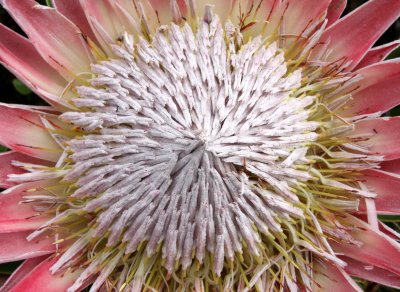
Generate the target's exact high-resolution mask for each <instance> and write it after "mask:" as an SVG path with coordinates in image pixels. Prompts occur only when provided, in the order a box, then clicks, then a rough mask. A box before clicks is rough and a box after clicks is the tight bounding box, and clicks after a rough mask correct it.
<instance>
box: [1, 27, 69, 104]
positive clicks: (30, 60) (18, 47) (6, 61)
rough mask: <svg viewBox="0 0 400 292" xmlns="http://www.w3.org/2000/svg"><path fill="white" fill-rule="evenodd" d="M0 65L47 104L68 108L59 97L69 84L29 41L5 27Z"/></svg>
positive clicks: (2, 34) (2, 29)
mask: <svg viewBox="0 0 400 292" xmlns="http://www.w3.org/2000/svg"><path fill="white" fill-rule="evenodd" d="M0 62H1V63H2V64H3V65H4V66H5V67H7V69H8V70H10V71H11V72H13V73H14V74H15V75H16V76H17V77H18V78H19V79H20V80H21V81H23V82H24V83H25V84H26V85H27V86H28V87H29V88H31V89H32V90H33V91H34V92H35V93H37V94H38V95H39V96H41V97H42V98H43V99H44V100H46V101H47V102H48V103H50V104H52V105H53V106H55V107H58V108H61V109H63V108H65V107H66V106H67V104H66V102H64V101H63V100H62V99H61V98H60V97H59V95H60V94H61V93H62V91H63V90H64V88H65V87H66V86H67V81H66V80H65V79H64V78H63V77H61V76H60V75H59V74H58V72H57V71H56V70H54V69H53V68H52V67H51V66H50V65H49V64H47V63H46V61H45V60H43V58H42V57H41V56H40V55H39V53H38V52H37V51H36V49H35V47H34V46H33V45H32V43H31V42H30V41H29V40H27V39H26V38H24V37H22V36H21V35H19V34H17V33H15V32H14V31H12V30H10V29H8V28H7V27H5V26H4V25H2V24H0ZM61 104H62V105H63V106H62V107H61V106H60V105H61Z"/></svg>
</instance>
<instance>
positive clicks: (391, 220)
mask: <svg viewBox="0 0 400 292" xmlns="http://www.w3.org/2000/svg"><path fill="white" fill-rule="evenodd" d="M64 1H70V0H64ZM76 1H78V0H76ZM297 1H302V0H297ZM399 1H400V0H399ZM38 2H40V3H41V4H46V0H42V1H38ZM365 2H367V0H348V5H347V8H346V10H345V14H347V13H349V12H350V11H352V10H354V9H356V8H357V7H358V6H360V5H361V4H363V3H365ZM0 22H1V23H3V24H5V25H6V26H8V27H10V28H12V29H13V30H15V31H17V32H19V33H21V34H23V32H22V31H21V30H20V29H19V27H18V25H17V24H16V23H15V22H14V21H13V19H12V18H11V17H10V16H9V15H8V13H7V12H6V11H5V10H4V9H3V8H0ZM399 38H400V20H397V21H396V23H394V24H393V25H392V26H391V27H390V29H389V30H388V31H387V32H386V33H385V34H384V35H383V36H382V37H381V38H380V39H379V41H378V42H377V44H376V45H381V44H385V43H388V42H391V41H393V40H397V39H399ZM395 57H400V50H399V49H398V50H396V51H395V52H394V53H392V54H391V55H390V56H389V58H395ZM0 83H1V87H0V88H1V92H0V102H6V103H20V104H32V105H44V104H45V103H44V102H43V101H42V100H41V99H40V98H38V97H37V96H36V95H35V94H34V93H32V92H31V91H30V89H29V88H27V87H26V86H25V85H24V84H23V83H21V82H20V81H19V80H18V79H16V78H15V77H14V76H13V75H12V74H11V73H9V72H8V71H7V70H6V69H5V68H4V67H3V66H1V65H0ZM388 115H392V116H394V115H400V107H397V108H395V109H393V110H391V111H390V113H389V114H388ZM5 150H6V149H5V148H4V147H2V146H0V152H2V151H5ZM381 219H382V220H384V221H386V222H387V224H388V225H391V226H392V227H394V228H395V229H396V230H398V231H400V227H399V226H400V225H399V222H400V216H390V217H383V218H381ZM18 265H19V263H11V264H3V265H0V283H1V282H3V281H4V280H5V279H6V278H7V276H8V275H10V274H11V273H12V271H13V270H14V269H15V268H16V267H18ZM359 283H360V285H361V286H362V287H363V288H364V290H365V291H397V290H395V289H390V288H386V287H383V286H380V285H378V284H374V283H369V282H365V281H360V282H359Z"/></svg>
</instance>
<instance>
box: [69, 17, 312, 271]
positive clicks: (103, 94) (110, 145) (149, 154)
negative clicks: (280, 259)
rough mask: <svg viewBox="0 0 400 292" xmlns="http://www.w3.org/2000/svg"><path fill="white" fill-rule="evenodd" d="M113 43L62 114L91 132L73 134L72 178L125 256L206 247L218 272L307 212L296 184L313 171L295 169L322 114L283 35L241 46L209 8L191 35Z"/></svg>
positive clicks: (186, 261)
mask: <svg viewBox="0 0 400 292" xmlns="http://www.w3.org/2000/svg"><path fill="white" fill-rule="evenodd" d="M113 52H114V54H115V55H116V56H117V57H118V58H117V59H110V60H107V61H103V62H101V63H99V64H96V65H93V66H92V71H93V73H94V74H95V76H96V77H95V78H93V79H92V81H91V83H92V86H81V87H78V88H77V90H78V93H79V96H80V97H79V98H77V99H75V100H73V102H74V104H75V105H76V106H77V107H79V108H81V109H82V111H77V112H67V113H64V114H63V115H62V116H61V119H62V120H64V121H67V122H69V123H72V124H73V125H74V126H76V127H78V128H80V129H82V130H83V132H84V135H83V136H80V137H79V138H76V139H73V140H71V141H69V142H68V145H69V149H70V150H72V154H71V155H70V158H71V159H72V160H73V162H74V163H73V166H72V168H71V169H70V170H69V171H68V173H67V174H66V175H65V179H66V180H69V181H75V185H76V186H77V187H76V189H75V190H74V192H73V194H72V197H73V198H79V199H83V200H86V204H85V206H84V207H83V208H84V210H85V211H86V212H88V213H94V212H97V215H96V217H97V219H96V220H97V224H96V228H95V230H94V231H93V233H92V234H91V236H92V237H94V238H99V237H106V238H107V242H108V245H109V246H115V245H119V244H120V243H121V242H125V243H126V250H125V253H132V252H135V251H136V250H137V248H138V246H139V245H140V244H141V243H143V242H147V244H146V253H147V255H148V256H151V255H153V254H154V253H155V252H156V250H157V247H158V245H159V244H161V246H162V257H163V258H164V260H165V267H166V268H167V270H168V271H172V270H173V268H174V265H175V263H176V261H178V260H179V263H180V264H181V265H182V267H183V268H184V269H186V268H188V267H189V266H190V265H191V263H192V261H193V260H194V258H196V259H197V260H198V261H199V262H200V263H202V262H203V260H204V257H205V254H206V252H210V253H212V254H214V263H213V266H214V268H213V269H214V271H215V272H216V273H217V274H220V273H221V271H222V268H223V263H224V260H225V259H232V260H233V257H234V255H235V252H240V253H241V252H242V250H243V248H244V245H245V246H246V248H247V250H248V251H249V252H250V253H251V254H252V255H254V256H256V257H257V256H259V254H260V252H261V250H260V243H261V242H262V236H261V235H262V234H263V235H270V234H271V233H279V232H282V228H281V223H280V222H282V220H284V221H286V222H290V221H291V220H292V219H294V220H296V219H301V218H304V214H303V211H302V209H301V208H298V207H296V202H298V197H297V196H296V194H295V193H293V192H292V187H295V186H296V185H297V184H298V182H302V181H307V180H308V179H310V177H311V176H310V174H309V173H308V172H307V171H304V170H300V169H299V168H298V167H297V166H298V165H302V164H307V163H308V160H307V158H306V153H307V150H308V148H307V142H310V141H315V140H316V139H317V136H318V135H317V134H316V132H315V131H316V129H317V128H318V127H319V123H318V122H312V121H308V120H307V119H308V116H309V114H310V108H311V107H312V105H313V104H314V102H315V98H314V97H313V96H304V95H300V93H297V90H298V89H299V88H300V85H301V84H300V83H301V78H302V76H301V72H300V70H297V71H293V72H288V70H287V65H286V63H285V59H284V55H283V53H282V52H281V51H280V50H279V49H278V48H277V45H276V43H271V44H266V43H264V42H263V40H262V39H261V38H255V39H253V40H251V41H249V42H248V43H246V44H242V43H241V35H240V32H239V31H237V30H236V29H235V28H234V26H233V25H232V24H231V23H227V24H226V26H225V29H224V28H223V27H222V26H221V24H220V22H219V19H218V17H217V16H212V17H211V18H210V19H205V20H204V21H200V22H199V27H198V30H197V31H196V32H193V30H192V28H191V27H190V26H189V25H188V24H185V25H183V26H182V27H180V26H177V25H175V24H171V25H169V26H165V27H161V28H160V29H159V30H158V32H157V33H156V34H155V35H154V38H153V40H152V41H151V42H148V41H146V40H144V39H140V40H138V41H137V42H134V41H133V38H132V37H131V36H129V35H125V36H124V38H123V41H122V44H121V45H114V46H113ZM87 109H90V110H87ZM81 245H82V244H81ZM81 248H82V246H81ZM193 255H194V258H193Z"/></svg>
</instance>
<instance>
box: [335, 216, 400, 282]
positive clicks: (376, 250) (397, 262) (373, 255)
mask: <svg viewBox="0 0 400 292" xmlns="http://www.w3.org/2000/svg"><path fill="white" fill-rule="evenodd" d="M343 223H344V224H345V225H346V226H354V229H352V230H350V231H348V232H349V234H350V235H351V236H352V238H353V239H354V240H356V241H358V242H360V243H361V244H362V246H357V245H355V244H354V243H345V242H340V243H339V242H333V241H331V242H330V243H331V246H332V248H333V250H334V251H335V253H337V254H339V255H345V256H347V257H350V258H352V259H355V260H357V261H360V262H363V263H365V264H367V265H371V266H376V267H379V268H382V269H386V270H388V271H391V272H393V273H395V274H397V275H400V244H399V243H398V242H396V241H395V240H393V239H392V238H390V237H389V236H387V235H385V234H384V233H382V232H380V231H375V230H372V228H371V226H370V225H369V224H368V223H366V222H364V221H362V220H360V219H357V218H355V217H353V216H350V215H348V216H346V218H345V219H343Z"/></svg>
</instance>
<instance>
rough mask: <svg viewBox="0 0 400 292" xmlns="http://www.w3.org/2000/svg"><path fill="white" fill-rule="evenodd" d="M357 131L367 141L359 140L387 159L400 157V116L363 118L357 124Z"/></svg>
mask: <svg viewBox="0 0 400 292" xmlns="http://www.w3.org/2000/svg"><path fill="white" fill-rule="evenodd" d="M355 133H356V135H357V136H360V137H363V138H365V139H366V141H363V142H359V143H360V144H362V145H364V146H366V147H368V148H369V150H370V151H371V152H372V153H374V154H377V155H382V156H384V159H385V160H393V159H397V158H400V143H399V142H400V117H390V118H389V117H384V118H376V119H370V120H362V121H359V122H357V123H356V124H355Z"/></svg>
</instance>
